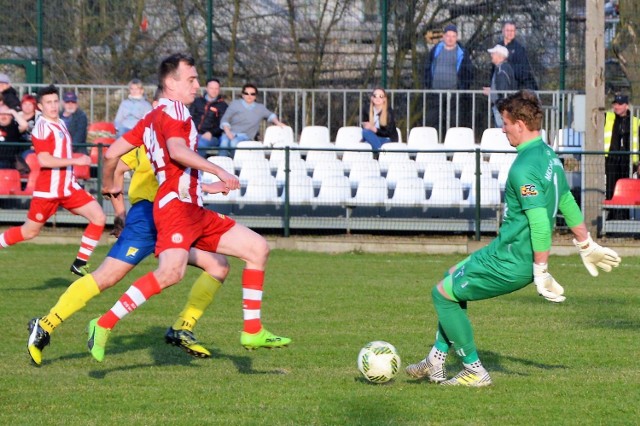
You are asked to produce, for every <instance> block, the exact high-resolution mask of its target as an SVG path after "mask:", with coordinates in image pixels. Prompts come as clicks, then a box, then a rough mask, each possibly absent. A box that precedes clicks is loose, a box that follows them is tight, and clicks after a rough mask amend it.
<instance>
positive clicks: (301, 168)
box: [276, 158, 307, 185]
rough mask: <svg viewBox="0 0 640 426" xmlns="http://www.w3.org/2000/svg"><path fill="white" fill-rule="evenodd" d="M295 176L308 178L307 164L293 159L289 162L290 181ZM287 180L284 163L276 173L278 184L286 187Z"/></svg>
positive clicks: (298, 159)
mask: <svg viewBox="0 0 640 426" xmlns="http://www.w3.org/2000/svg"><path fill="white" fill-rule="evenodd" d="M294 176H296V177H298V176H307V164H306V163H305V161H304V160H303V159H301V158H297V159H294V158H291V159H290V160H289V179H292V178H293V177H294ZM285 179H286V173H285V163H284V162H282V163H280V165H279V166H278V171H277V172H276V183H277V184H278V185H284V182H285Z"/></svg>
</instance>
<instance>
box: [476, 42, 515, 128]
mask: <svg viewBox="0 0 640 426" xmlns="http://www.w3.org/2000/svg"><path fill="white" fill-rule="evenodd" d="M487 52H489V53H490V54H491V63H492V64H493V73H492V74H491V86H490V87H483V88H482V93H484V94H485V95H487V96H490V97H491V111H492V112H493V120H494V123H495V125H496V127H502V117H501V116H500V112H498V107H497V103H498V100H499V99H500V98H504V97H505V96H506V95H505V94H504V93H502V94H498V93H496V91H500V90H516V82H515V78H514V76H513V68H511V64H509V62H507V58H508V57H509V51H508V50H507V48H506V47H504V46H502V45H500V44H496V45H495V46H493V47H492V48H491V49H488V50H487Z"/></svg>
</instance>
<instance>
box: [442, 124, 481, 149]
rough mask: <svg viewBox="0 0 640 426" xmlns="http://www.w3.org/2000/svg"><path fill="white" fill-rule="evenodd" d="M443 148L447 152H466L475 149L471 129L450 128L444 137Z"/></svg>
mask: <svg viewBox="0 0 640 426" xmlns="http://www.w3.org/2000/svg"><path fill="white" fill-rule="evenodd" d="M443 145H444V146H443V148H444V149H446V150H447V151H461V150H462V151H466V150H470V149H475V148H476V143H475V137H474V135H473V129H471V128H469V127H451V128H449V130H447V133H446V134H445V136H444V144H443Z"/></svg>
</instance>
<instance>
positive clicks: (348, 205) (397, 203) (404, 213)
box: [0, 144, 640, 239]
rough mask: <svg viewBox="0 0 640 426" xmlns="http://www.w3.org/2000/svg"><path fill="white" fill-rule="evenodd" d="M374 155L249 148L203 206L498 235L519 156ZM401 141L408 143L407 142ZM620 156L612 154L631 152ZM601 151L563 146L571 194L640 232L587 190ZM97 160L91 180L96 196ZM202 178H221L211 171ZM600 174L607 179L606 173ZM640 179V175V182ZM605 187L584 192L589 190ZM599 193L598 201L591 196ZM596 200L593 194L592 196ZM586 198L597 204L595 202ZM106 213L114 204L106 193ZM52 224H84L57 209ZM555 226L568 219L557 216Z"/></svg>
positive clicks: (417, 230) (257, 223) (305, 225)
mask: <svg viewBox="0 0 640 426" xmlns="http://www.w3.org/2000/svg"><path fill="white" fill-rule="evenodd" d="M391 145H392V146H388V147H387V148H385V149H384V150H383V151H381V152H380V153H378V154H377V155H375V154H374V153H373V152H372V151H371V150H370V149H367V148H361V147H354V148H339V147H335V146H333V147H331V148H324V149H320V148H313V147H311V148H304V147H300V146H280V147H272V148H266V147H264V146H259V145H253V146H251V145H249V146H246V145H245V146H242V147H239V148H238V149H237V150H236V153H235V155H234V158H233V159H231V158H230V157H215V156H212V157H210V161H212V162H214V163H216V164H218V165H220V166H221V167H224V168H226V169H227V170H228V171H231V172H233V173H235V174H236V175H238V176H239V178H240V182H241V189H240V190H239V191H233V192H232V193H231V194H230V195H228V196H221V195H213V194H212V195H206V196H205V203H206V206H207V207H208V208H210V209H212V210H215V211H218V212H220V213H224V214H228V215H229V216H231V217H234V218H235V219H236V220H238V221H239V222H240V223H243V224H246V225H247V226H250V227H252V228H256V229H268V230H273V231H275V232H278V233H282V234H283V235H284V236H289V235H290V234H291V233H292V232H296V233H300V232H303V233H314V234H318V233H354V232H367V233H407V234H429V233H437V234H446V233H456V234H467V235H470V236H474V237H475V238H476V239H480V238H481V236H482V235H487V236H493V235H496V233H497V231H498V228H499V226H500V222H501V218H502V215H503V213H504V212H503V205H502V203H503V201H504V185H505V181H506V176H507V172H508V170H509V167H510V166H511V162H512V160H513V158H514V156H515V154H514V152H513V151H512V150H510V149H506V150H500V149H502V148H499V149H496V150H492V149H491V148H486V146H475V147H472V148H469V149H454V150H451V149H448V148H446V147H445V146H444V145H439V146H438V147H431V148H429V149H424V150H421V149H418V150H417V149H409V148H408V146H407V145H406V144H391ZM400 145H402V146H400ZM625 154H629V153H618V154H609V155H625ZM603 155H604V152H587V151H582V150H574V151H573V152H571V153H567V152H564V153H560V157H561V159H562V161H563V163H564V166H565V173H566V175H567V178H568V181H569V184H570V186H571V190H572V193H573V194H574V196H575V198H576V200H577V201H578V203H579V204H580V205H581V207H582V209H583V211H585V210H587V208H589V207H590V208H591V209H590V211H594V209H593V208H595V211H598V212H599V214H598V217H590V218H587V219H588V220H589V222H591V223H594V222H596V223H597V229H598V232H599V234H601V235H604V234H606V235H607V236H611V235H616V234H618V235H625V236H629V235H634V236H635V235H638V234H640V205H638V206H637V207H636V206H635V204H633V205H613V206H609V205H605V204H603V203H602V201H603V200H604V198H605V197H604V194H605V192H604V187H602V188H590V187H588V186H587V184H586V182H587V176H588V175H592V174H597V175H599V176H604V169H603V167H602V157H603ZM100 166H101V159H100V162H99V164H98V165H96V166H94V167H93V171H92V176H93V177H91V178H89V179H87V180H85V181H84V184H85V185H86V187H87V188H88V189H89V190H90V192H92V193H94V194H98V193H99V187H100V176H99V170H100ZM203 179H204V180H205V181H211V180H212V179H214V178H213V177H212V176H208V175H206V174H205V176H204V177H203ZM600 181H602V182H603V181H604V179H601V180H600ZM639 182H640V181H639ZM588 193H590V194H594V193H596V194H598V195H599V196H598V197H593V196H590V197H587V196H586V195H585V194H588ZM587 200H592V201H587ZM593 200H596V201H593ZM29 202H30V197H27V196H15V195H2V196H0V223H3V224H9V223H21V222H23V221H24V218H25V217H26V211H27V209H28V206H29ZM588 202H592V203H595V205H591V206H590V205H588V204H587V203H588ZM102 205H103V207H104V208H105V212H106V213H107V216H108V220H109V222H110V223H111V221H112V220H113V212H112V209H111V206H110V203H109V202H106V201H104V200H102ZM50 224H51V225H52V226H60V225H70V226H80V224H84V220H83V219H82V218H78V217H77V216H73V215H72V214H70V213H68V212H66V211H59V212H58V213H57V214H56V215H55V216H54V217H53V218H52V219H51V220H50ZM558 226H559V227H563V226H565V225H564V222H563V220H562V217H561V216H560V217H559V219H558Z"/></svg>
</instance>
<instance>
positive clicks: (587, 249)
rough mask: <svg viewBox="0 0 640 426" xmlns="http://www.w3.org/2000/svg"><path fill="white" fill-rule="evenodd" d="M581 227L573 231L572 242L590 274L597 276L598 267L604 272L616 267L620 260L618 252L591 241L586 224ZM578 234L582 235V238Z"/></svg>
mask: <svg viewBox="0 0 640 426" xmlns="http://www.w3.org/2000/svg"><path fill="white" fill-rule="evenodd" d="M582 227H584V231H582V230H580V232H578V233H576V232H574V235H576V238H574V239H573V244H575V246H576V248H577V249H578V253H580V257H581V258H582V263H584V266H585V268H587V271H589V273H590V274H591V275H592V276H594V277H597V276H598V273H599V272H598V268H599V269H602V270H603V271H605V272H611V270H612V269H613V268H617V267H618V265H620V262H621V261H622V259H621V258H620V256H618V253H616V252H615V251H613V250H612V249H610V248H608V247H602V246H601V245H600V244H598V243H596V242H595V241H593V239H592V238H591V234H589V233H588V232H586V226H585V225H584V224H582ZM576 228H577V227H576ZM571 230H572V231H573V228H571ZM584 234H586V236H587V237H586V238H584ZM579 236H583V238H580V237H579Z"/></svg>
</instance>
